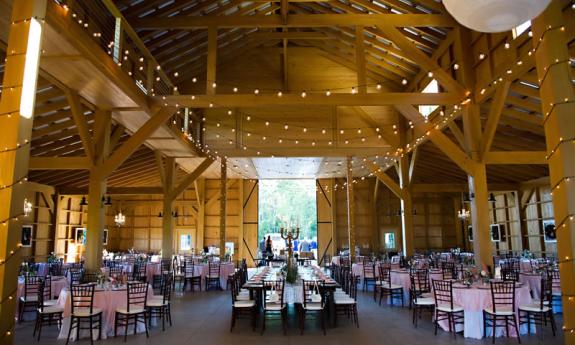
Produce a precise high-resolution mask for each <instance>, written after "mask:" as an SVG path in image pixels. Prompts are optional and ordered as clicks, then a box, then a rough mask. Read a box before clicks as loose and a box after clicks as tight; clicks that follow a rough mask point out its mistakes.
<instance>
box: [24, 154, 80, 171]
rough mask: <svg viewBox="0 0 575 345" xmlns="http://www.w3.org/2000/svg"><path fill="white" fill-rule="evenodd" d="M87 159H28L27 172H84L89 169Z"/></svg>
mask: <svg viewBox="0 0 575 345" xmlns="http://www.w3.org/2000/svg"><path fill="white" fill-rule="evenodd" d="M90 166H91V163H90V159H89V158H88V157H30V163H29V166H28V169H29V170H84V169H90Z"/></svg>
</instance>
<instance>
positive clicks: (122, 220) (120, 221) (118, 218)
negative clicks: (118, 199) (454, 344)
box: [114, 211, 126, 226]
mask: <svg viewBox="0 0 575 345" xmlns="http://www.w3.org/2000/svg"><path fill="white" fill-rule="evenodd" d="M114 222H116V226H122V225H124V224H126V216H125V215H124V214H122V211H120V212H119V213H118V214H116V215H115V216H114Z"/></svg>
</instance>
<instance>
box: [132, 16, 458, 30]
mask: <svg viewBox="0 0 575 345" xmlns="http://www.w3.org/2000/svg"><path fill="white" fill-rule="evenodd" d="M131 24H132V26H133V27H135V28H138V29H170V30H177V29H179V30H191V29H197V28H207V27H210V26H215V27H219V28H234V27H238V28H247V27H257V28H278V27H290V28H309V27H323V26H337V25H344V26H352V25H363V26H374V25H384V24H385V25H390V26H398V27H407V26H417V27H425V26H437V27H453V26H455V25H456V22H455V20H453V18H452V17H450V16H448V15H442V14H310V15H303V14H293V15H290V16H289V17H288V18H287V23H286V24H283V20H282V17H281V15H268V16H262V15H253V16H193V17H191V16H188V17H182V16H175V17H171V18H141V19H135V20H133V21H132V23H131Z"/></svg>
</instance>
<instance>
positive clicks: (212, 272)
mask: <svg viewBox="0 0 575 345" xmlns="http://www.w3.org/2000/svg"><path fill="white" fill-rule="evenodd" d="M208 269H209V270H208V272H209V274H208V277H210V278H216V277H219V276H220V261H209V262H208Z"/></svg>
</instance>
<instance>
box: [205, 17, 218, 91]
mask: <svg viewBox="0 0 575 345" xmlns="http://www.w3.org/2000/svg"><path fill="white" fill-rule="evenodd" d="M217 52H218V28H217V27H215V26H210V27H209V28H208V61H207V65H206V66H207V67H206V94H207V95H213V94H215V93H216V88H215V87H214V84H215V83H216V65H217V61H218V59H217Z"/></svg>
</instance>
